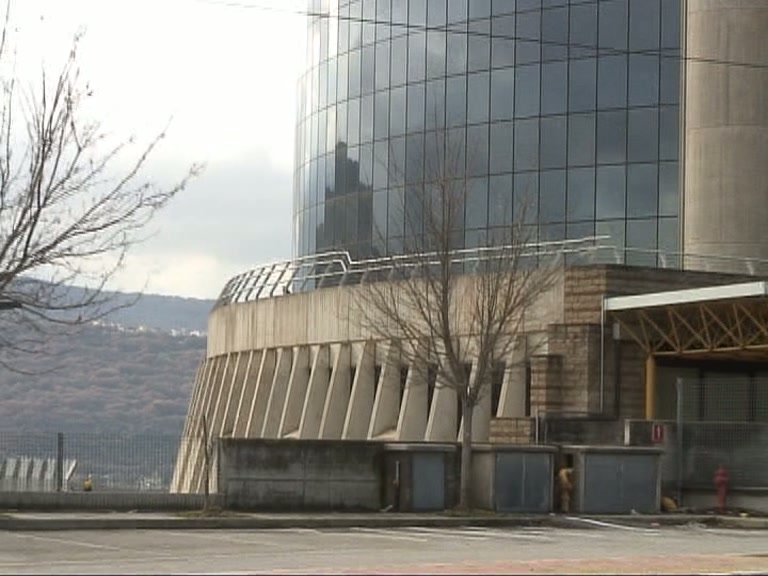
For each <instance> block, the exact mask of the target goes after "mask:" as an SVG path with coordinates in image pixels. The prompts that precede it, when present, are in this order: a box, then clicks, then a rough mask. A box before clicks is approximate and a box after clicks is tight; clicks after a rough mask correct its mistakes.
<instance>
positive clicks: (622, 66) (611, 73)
mask: <svg viewBox="0 0 768 576" xmlns="http://www.w3.org/2000/svg"><path fill="white" fill-rule="evenodd" d="M626 105H627V57H626V56H601V57H600V58H599V59H598V64H597V107H598V108H624V107H626Z"/></svg>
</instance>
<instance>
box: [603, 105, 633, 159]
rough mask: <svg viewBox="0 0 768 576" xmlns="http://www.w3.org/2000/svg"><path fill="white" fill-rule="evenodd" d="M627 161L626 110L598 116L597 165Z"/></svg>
mask: <svg viewBox="0 0 768 576" xmlns="http://www.w3.org/2000/svg"><path fill="white" fill-rule="evenodd" d="M626 159H627V113H626V111H625V110H617V111H614V112H599V113H598V115H597V163H598V164H618V163H621V162H626Z"/></svg>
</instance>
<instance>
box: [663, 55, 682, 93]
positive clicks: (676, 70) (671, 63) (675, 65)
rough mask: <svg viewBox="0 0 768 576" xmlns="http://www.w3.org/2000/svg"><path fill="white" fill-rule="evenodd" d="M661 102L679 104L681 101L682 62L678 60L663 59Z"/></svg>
mask: <svg viewBox="0 0 768 576" xmlns="http://www.w3.org/2000/svg"><path fill="white" fill-rule="evenodd" d="M660 82H661V88H660V92H661V93H660V95H659V98H660V101H661V103H662V104H677V103H678V102H679V101H680V62H679V60H677V59H676V58H662V59H661V80H660Z"/></svg>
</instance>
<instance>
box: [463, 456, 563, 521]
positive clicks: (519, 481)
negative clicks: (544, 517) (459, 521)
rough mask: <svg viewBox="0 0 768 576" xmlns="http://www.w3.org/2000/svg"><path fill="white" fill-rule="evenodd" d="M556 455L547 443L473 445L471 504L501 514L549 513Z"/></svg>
mask: <svg viewBox="0 0 768 576" xmlns="http://www.w3.org/2000/svg"><path fill="white" fill-rule="evenodd" d="M555 454H556V449H555V448H552V447H549V446H478V447H476V448H475V450H474V454H473V457H472V496H473V504H474V505H475V506H478V507H480V508H485V509H488V510H494V511H495V512H502V513H521V512H527V513H542V514H546V513H548V512H551V511H552V482H553V478H554V462H555Z"/></svg>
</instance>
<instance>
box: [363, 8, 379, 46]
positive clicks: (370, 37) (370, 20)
mask: <svg viewBox="0 0 768 576" xmlns="http://www.w3.org/2000/svg"><path fill="white" fill-rule="evenodd" d="M375 19H376V0H363V44H371V43H373V41H374V40H375V39H376V26H375V24H374V21H375Z"/></svg>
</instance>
